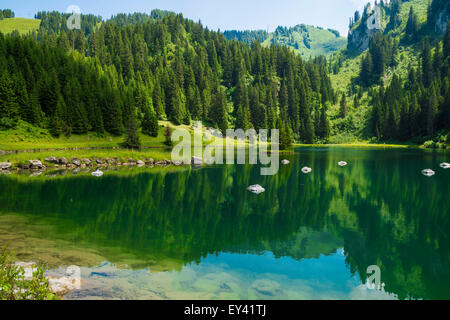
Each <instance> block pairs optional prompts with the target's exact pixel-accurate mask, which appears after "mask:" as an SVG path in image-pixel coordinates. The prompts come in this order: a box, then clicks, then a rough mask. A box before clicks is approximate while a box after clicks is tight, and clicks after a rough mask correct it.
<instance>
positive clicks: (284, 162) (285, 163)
mask: <svg viewBox="0 0 450 320" xmlns="http://www.w3.org/2000/svg"><path fill="white" fill-rule="evenodd" d="M281 163H282V164H283V165H284V166H286V165H288V164H289V163H291V162H290V161H289V160H283V161H281Z"/></svg>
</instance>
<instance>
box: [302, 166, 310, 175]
mask: <svg viewBox="0 0 450 320" xmlns="http://www.w3.org/2000/svg"><path fill="white" fill-rule="evenodd" d="M302 172H303V173H304V174H308V173H311V172H312V169H311V168H309V167H304V168H303V169H302Z"/></svg>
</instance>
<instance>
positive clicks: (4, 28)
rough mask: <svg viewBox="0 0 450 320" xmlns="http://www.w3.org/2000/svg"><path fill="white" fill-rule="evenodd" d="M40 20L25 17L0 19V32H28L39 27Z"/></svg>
mask: <svg viewBox="0 0 450 320" xmlns="http://www.w3.org/2000/svg"><path fill="white" fill-rule="evenodd" d="M40 24H41V20H38V19H26V18H7V19H3V20H0V32H2V33H4V34H9V33H11V32H13V31H16V30H17V31H19V33H20V34H28V33H30V32H33V31H36V30H38V29H39V26H40Z"/></svg>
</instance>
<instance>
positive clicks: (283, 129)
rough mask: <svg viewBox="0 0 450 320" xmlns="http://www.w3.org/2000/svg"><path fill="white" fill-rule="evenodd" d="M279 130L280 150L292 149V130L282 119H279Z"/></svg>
mask: <svg viewBox="0 0 450 320" xmlns="http://www.w3.org/2000/svg"><path fill="white" fill-rule="evenodd" d="M277 129H278V130H279V134H280V150H286V149H289V148H291V147H292V144H293V139H292V130H291V128H290V127H289V126H288V125H287V124H283V123H282V121H281V119H280V118H278V121H277Z"/></svg>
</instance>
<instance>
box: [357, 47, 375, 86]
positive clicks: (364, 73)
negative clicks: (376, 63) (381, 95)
mask: <svg viewBox="0 0 450 320" xmlns="http://www.w3.org/2000/svg"><path fill="white" fill-rule="evenodd" d="M372 72H373V64H372V54H371V53H370V51H369V52H367V54H366V56H365V57H363V58H362V61H361V73H360V79H361V82H362V83H363V84H364V85H365V86H368V85H370V84H371V82H372Z"/></svg>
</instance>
